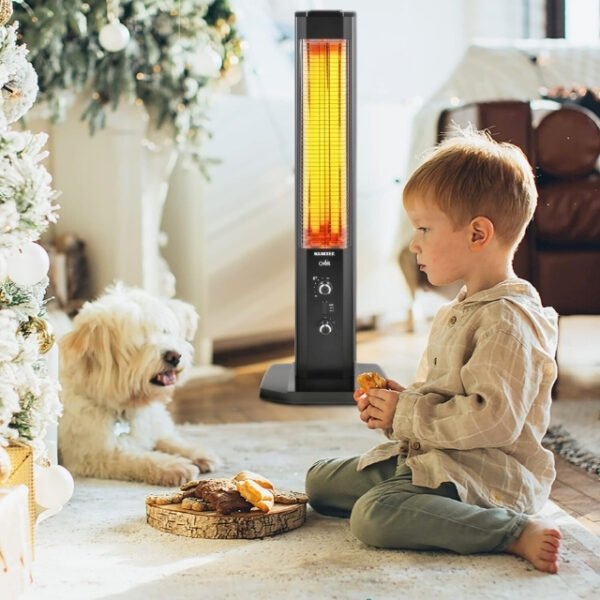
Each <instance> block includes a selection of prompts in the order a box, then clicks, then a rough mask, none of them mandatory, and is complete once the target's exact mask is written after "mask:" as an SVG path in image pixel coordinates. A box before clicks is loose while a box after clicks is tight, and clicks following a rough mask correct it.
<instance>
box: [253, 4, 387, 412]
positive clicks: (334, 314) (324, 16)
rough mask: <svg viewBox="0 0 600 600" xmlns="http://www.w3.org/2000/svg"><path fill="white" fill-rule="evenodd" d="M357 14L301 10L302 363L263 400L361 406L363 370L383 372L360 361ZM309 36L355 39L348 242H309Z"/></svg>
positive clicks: (277, 371)
mask: <svg viewBox="0 0 600 600" xmlns="http://www.w3.org/2000/svg"><path fill="white" fill-rule="evenodd" d="M355 22H356V19H355V14H354V13H347V12H346V13H342V12H339V11H308V12H300V13H296V347H295V351H296V362H295V363H294V364H280V365H273V366H272V367H270V368H269V370H268V371H267V372H266V373H265V375H264V377H263V380H262V382H261V386H260V396H261V398H264V399H267V400H272V401H275V402H282V403H287V404H353V403H354V400H353V398H352V395H353V391H354V389H355V388H356V383H355V379H356V375H358V374H359V373H362V372H364V371H378V372H379V373H381V369H380V368H379V367H378V366H377V365H374V364H356V326H355V323H356V306H355V302H356V282H355V280H356V256H355V249H356V202H355V199H356V169H355V165H356V138H355V136H356V105H355V97H356V76H355V74H356V60H355V58H356V57H355V52H356V49H355V45H356V42H355V39H356V35H355ZM303 39H345V40H347V42H348V45H347V47H348V50H347V53H348V70H347V81H348V85H347V88H348V93H347V98H346V107H347V108H346V114H347V126H346V135H347V163H346V164H347V181H346V189H347V198H348V201H347V215H346V217H347V244H346V247H344V248H310V249H308V248H304V247H303V223H302V204H303V197H302V193H303V181H302V174H303V164H302V160H303V148H302V113H301V111H302V105H301V94H302V67H301V65H300V64H299V59H298V54H299V51H298V46H299V44H300V43H301V41H302V40H303Z"/></svg>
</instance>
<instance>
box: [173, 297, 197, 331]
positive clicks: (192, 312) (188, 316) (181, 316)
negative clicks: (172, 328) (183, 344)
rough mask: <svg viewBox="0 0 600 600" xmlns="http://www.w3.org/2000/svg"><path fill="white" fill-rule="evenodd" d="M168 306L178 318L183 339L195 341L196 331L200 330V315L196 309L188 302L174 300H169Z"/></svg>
mask: <svg viewBox="0 0 600 600" xmlns="http://www.w3.org/2000/svg"><path fill="white" fill-rule="evenodd" d="M167 304H168V306H169V308H170V309H171V310H172V311H173V312H174V313H175V316H176V317H177V321H178V322H179V328H180V330H181V333H182V335H183V337H184V338H185V339H186V340H188V341H190V342H191V341H192V340H193V339H194V336H195V335H196V329H197V328H198V313H197V312H196V309H195V308H194V307H193V306H192V305H191V304H188V303H187V302H183V301H182V300H174V299H172V298H170V299H169V300H167Z"/></svg>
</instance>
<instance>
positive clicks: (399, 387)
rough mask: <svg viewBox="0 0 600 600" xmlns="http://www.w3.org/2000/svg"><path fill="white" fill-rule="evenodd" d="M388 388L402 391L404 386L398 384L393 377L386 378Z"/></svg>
mask: <svg viewBox="0 0 600 600" xmlns="http://www.w3.org/2000/svg"><path fill="white" fill-rule="evenodd" d="M387 386H388V389H390V390H394V391H395V392H403V391H404V390H405V389H406V388H405V387H404V386H403V385H400V384H399V383H398V382H397V381H394V380H393V379H388V380H387Z"/></svg>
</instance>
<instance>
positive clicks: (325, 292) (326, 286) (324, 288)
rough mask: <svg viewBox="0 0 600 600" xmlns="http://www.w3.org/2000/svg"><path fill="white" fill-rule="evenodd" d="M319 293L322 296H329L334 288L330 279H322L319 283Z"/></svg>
mask: <svg viewBox="0 0 600 600" xmlns="http://www.w3.org/2000/svg"><path fill="white" fill-rule="evenodd" d="M318 290H319V294H321V296H329V294H331V292H332V290H333V288H332V287H331V283H329V281H321V282H320V283H319V287H318Z"/></svg>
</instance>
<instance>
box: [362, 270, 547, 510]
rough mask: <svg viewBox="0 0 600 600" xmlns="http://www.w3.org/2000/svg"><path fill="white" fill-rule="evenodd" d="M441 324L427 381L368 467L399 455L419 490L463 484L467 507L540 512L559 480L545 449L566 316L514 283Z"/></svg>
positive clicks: (446, 312)
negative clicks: (560, 328)
mask: <svg viewBox="0 0 600 600" xmlns="http://www.w3.org/2000/svg"><path fill="white" fill-rule="evenodd" d="M465 296H466V291H465V289H464V288H463V290H461V292H460V293H459V294H458V296H457V297H456V299H455V300H454V301H452V302H451V303H450V304H448V305H446V306H444V307H442V308H441V309H440V310H439V311H438V313H437V315H436V316H435V318H434V320H433V324H432V327H431V333H430V336H429V343H428V346H427V349H426V351H425V354H424V356H423V359H422V361H421V366H420V368H419V372H418V373H417V379H418V381H417V382H416V383H414V384H413V385H411V386H410V387H408V388H407V389H406V390H405V391H403V392H400V394H399V398H398V405H397V407H396V413H395V415H394V421H393V427H392V429H391V430H390V431H388V432H386V435H387V436H388V437H389V438H390V439H392V440H395V441H392V442H385V443H383V444H380V445H378V446H376V447H375V448H373V449H371V450H370V451H368V452H367V453H366V454H364V455H363V456H362V457H361V458H360V461H359V464H358V469H359V470H362V469H364V468H365V467H367V466H368V465H370V464H373V463H376V462H379V461H382V460H386V459H388V458H391V457H393V456H399V460H406V464H407V465H408V466H409V467H410V468H411V469H412V474H413V475H412V481H413V483H414V484H415V485H419V486H424V487H429V488H436V487H438V486H439V485H441V484H442V483H443V482H446V481H450V482H452V483H454V485H455V486H456V489H457V491H458V494H459V496H460V498H461V500H463V501H464V502H468V503H470V504H476V505H478V506H483V507H494V506H503V507H507V508H512V509H514V510H516V511H518V512H522V513H535V512H537V511H539V510H540V509H541V508H542V506H543V505H544V502H545V501H546V500H547V499H548V496H549V494H550V486H551V485H552V482H553V481H554V477H555V470H554V458H553V455H552V453H551V452H549V451H548V450H546V449H544V448H543V447H542V444H541V440H542V437H543V436H544V434H545V432H546V429H547V427H548V423H549V420H550V404H551V397H550V392H551V388H552V385H553V383H554V381H555V379H556V373H557V367H556V361H555V355H556V346H557V340H558V317H557V314H556V312H555V311H554V309H553V308H549V307H546V308H545V307H543V306H542V304H541V301H540V297H539V295H538V293H537V291H536V290H535V288H534V287H533V286H532V285H531V284H529V283H528V282H527V281H525V280H523V279H517V278H510V279H507V280H505V281H502V282H501V283H499V284H497V285H496V286H494V287H493V288H490V289H488V290H483V291H481V292H478V293H476V294H473V295H472V296H470V297H468V298H466V297H465Z"/></svg>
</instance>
